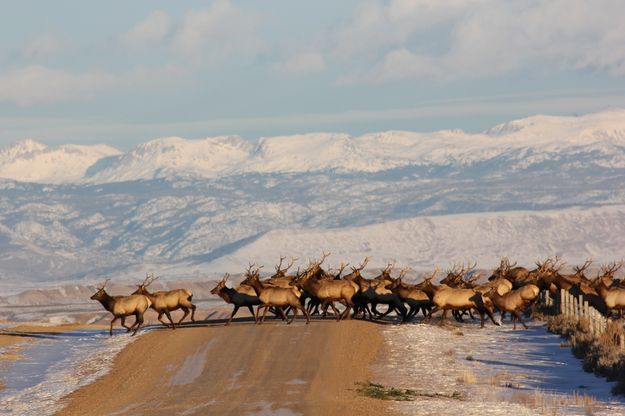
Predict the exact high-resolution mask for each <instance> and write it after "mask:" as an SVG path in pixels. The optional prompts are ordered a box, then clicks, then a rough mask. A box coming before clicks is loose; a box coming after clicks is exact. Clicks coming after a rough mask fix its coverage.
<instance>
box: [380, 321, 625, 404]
mask: <svg viewBox="0 0 625 416" xmlns="http://www.w3.org/2000/svg"><path fill="white" fill-rule="evenodd" d="M433 322H436V319H435V320H434V321H433ZM528 326H529V328H528V329H526V330H516V331H514V330H512V327H511V326H510V325H509V324H508V323H507V322H506V324H505V326H504V327H495V326H492V325H487V326H486V327H485V328H484V329H480V328H479V325H478V324H471V323H468V324H463V325H460V326H458V327H457V328H455V329H454V328H449V327H447V328H441V327H438V326H437V325H429V324H413V325H403V326H393V327H389V328H388V329H385V330H384V337H385V341H386V347H385V349H384V351H383V353H382V355H381V357H380V358H379V359H378V363H377V364H376V365H375V367H374V377H377V378H379V379H380V380H384V383H383V384H385V385H390V386H393V387H398V388H406V389H413V390H415V391H416V392H418V393H424V394H434V393H438V394H441V395H445V396H453V395H454V394H455V395H456V397H458V398H462V400H454V399H450V398H447V397H444V398H443V397H423V396H420V397H418V398H417V400H416V401H409V402H397V403H396V404H394V405H393V408H394V409H396V410H397V411H399V412H400V413H401V414H405V415H440V416H444V415H450V416H451V415H457V414H463V415H467V416H473V415H475V416H482V415H511V414H514V415H588V414H593V415H605V416H611V415H625V400H624V399H623V398H621V397H617V396H612V395H611V394H610V389H611V383H608V382H606V381H605V379H602V378H599V377H596V376H595V375H593V374H590V373H585V372H584V371H583V370H582V366H581V362H580V361H579V360H578V359H576V358H575V357H574V356H573V355H572V354H571V352H570V348H569V347H567V346H561V343H562V342H563V340H562V339H561V338H560V337H559V336H557V335H553V334H550V333H548V332H547V331H546V330H545V327H544V325H542V324H540V323H530V324H529V325H528Z"/></svg>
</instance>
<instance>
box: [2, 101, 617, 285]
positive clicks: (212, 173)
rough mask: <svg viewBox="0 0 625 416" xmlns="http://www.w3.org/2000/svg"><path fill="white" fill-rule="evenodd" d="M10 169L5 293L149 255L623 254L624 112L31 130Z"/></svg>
mask: <svg viewBox="0 0 625 416" xmlns="http://www.w3.org/2000/svg"><path fill="white" fill-rule="evenodd" d="M0 178H2V179H0V204H1V206H2V210H1V211H0V293H3V292H14V291H16V290H19V289H22V288H24V287H36V286H38V285H54V284H58V283H59V282H65V283H67V282H84V281H93V280H95V279H99V278H102V277H103V276H108V277H114V278H119V279H122V280H132V279H135V280H136V279H137V278H139V277H140V276H142V275H144V273H145V272H146V271H155V272H156V273H157V274H163V276H164V278H165V279H167V278H197V279H202V278H204V277H205V276H208V275H212V274H214V273H220V272H224V271H230V272H236V271H241V270H243V268H245V266H246V265H247V263H248V262H249V261H259V262H263V263H264V264H267V266H266V267H269V266H270V265H271V264H273V263H274V262H275V261H277V259H278V257H279V255H280V254H284V255H297V256H299V257H300V258H301V259H302V260H301V261H302V262H304V261H306V260H305V259H307V258H308V257H312V256H318V255H319V253H320V251H321V249H328V250H331V251H333V252H334V253H335V255H336V256H337V257H336V259H335V261H336V262H337V263H338V261H339V260H342V258H341V259H339V257H344V258H345V259H346V260H348V261H359V259H361V257H362V256H364V255H366V254H372V255H373V257H374V261H373V262H372V264H373V265H375V264H378V265H381V264H384V263H385V262H387V261H388V260H389V259H391V258H397V259H398V260H401V261H403V262H404V263H406V264H408V265H411V266H413V267H415V268H421V269H425V268H429V267H433V265H434V264H441V265H442V266H445V265H447V264H450V263H453V262H455V261H463V260H468V259H475V260H478V261H479V262H482V263H483V266H484V267H490V266H492V265H493V263H494V262H496V258H497V256H499V255H506V254H508V255H510V256H511V257H518V258H519V259H521V260H522V261H524V262H529V261H531V260H532V259H535V258H536V257H540V256H541V255H544V256H546V255H551V254H556V253H557V254H563V255H567V254H568V255H570V256H571V257H574V258H573V259H571V260H573V261H574V260H576V259H578V258H582V257H586V256H593V257H595V258H597V259H599V260H605V261H608V260H610V259H614V257H617V258H620V257H622V256H623V254H622V253H621V252H620V251H619V250H620V247H622V246H623V245H622V243H623V242H624V241H623V239H624V237H623V235H624V234H623V231H625V208H624V207H625V187H624V186H623V183H624V179H625V110H621V109H611V110H607V111H603V112H599V113H594V114H588V115H584V116H579V117H555V116H532V117H528V118H525V119H520V120H515V121H511V122H508V123H504V124H501V125H498V126H495V127H493V128H491V129H489V130H487V131H484V132H481V133H468V132H464V131H461V130H444V131H437V132H431V133H417V132H404V131H388V132H381V133H372V134H365V135H362V136H358V137H354V136H351V135H348V134H342V133H309V134H301V135H294V136H281V137H265V138H260V139H258V140H246V139H243V138H241V137H238V136H228V137H213V138H206V139H193V140H189V139H182V138H177V137H169V138H161V139H156V140H152V141H149V142H147V143H144V144H141V145H138V146H136V147H134V148H132V149H130V150H128V151H125V152H123V151H120V150H118V149H115V148H113V147H111V146H108V145H96V146H84V145H62V146H57V147H48V146H45V145H43V144H41V143H37V142H35V141H33V140H26V141H23V142H20V143H18V144H16V145H12V146H8V147H5V148H4V149H1V150H0ZM347 247H349V248H347ZM582 260H583V259H582Z"/></svg>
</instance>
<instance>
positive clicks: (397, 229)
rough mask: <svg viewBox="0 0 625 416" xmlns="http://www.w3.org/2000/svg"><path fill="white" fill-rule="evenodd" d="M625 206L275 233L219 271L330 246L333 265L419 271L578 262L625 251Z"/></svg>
mask: <svg viewBox="0 0 625 416" xmlns="http://www.w3.org/2000/svg"><path fill="white" fill-rule="evenodd" d="M623 247H625V206H616V207H605V208H594V209H577V208H572V209H566V210H556V211H540V212H530V211H511V212H492V213H491V212H489V213H481V214H460V215H444V216H435V217H418V218H411V219H407V220H398V221H390V222H385V223H381V224H374V225H369V226H364V227H345V228H339V229H302V228H295V229H286V230H275V231H271V232H269V233H267V234H265V235H263V236H262V237H261V238H259V239H258V240H256V241H254V242H252V243H251V244H248V245H246V246H244V247H242V248H240V249H239V250H237V251H235V252H233V253H231V254H229V255H226V256H224V257H222V258H219V259H218V260H216V261H214V262H212V263H211V264H210V265H209V268H210V269H211V270H212V271H215V272H226V271H228V272H231V271H233V270H235V271H236V270H244V269H245V268H246V267H247V265H248V262H250V261H252V262H258V263H259V264H264V265H266V266H265V268H269V270H270V271H271V269H272V265H273V264H275V263H276V259H277V257H278V255H279V254H282V255H288V256H297V257H299V258H300V259H302V263H303V264H306V261H307V259H309V258H317V257H319V255H320V253H321V252H322V250H325V251H330V252H331V253H332V256H331V257H329V258H328V264H329V265H331V266H333V267H336V265H338V263H340V261H342V260H346V261H349V262H351V264H358V263H359V262H361V261H362V259H363V258H364V257H365V256H372V260H371V262H370V263H369V264H370V266H371V268H375V267H376V266H385V265H386V264H387V263H388V262H390V261H392V260H394V259H395V260H397V261H398V264H402V265H409V266H411V267H413V268H414V269H416V270H424V269H432V268H434V267H435V266H436V265H438V266H440V267H443V268H445V267H449V266H451V265H452V263H454V262H462V261H465V262H466V261H477V262H478V263H479V265H480V267H484V268H491V267H493V266H495V265H496V264H498V262H499V259H500V257H501V256H510V257H511V258H513V259H514V260H515V261H517V260H518V261H519V264H524V265H528V266H532V265H533V264H534V261H536V260H538V259H543V258H545V257H546V256H553V255H559V256H563V257H564V258H565V259H566V260H568V261H570V262H572V263H573V264H575V262H579V261H580V260H583V259H586V258H593V259H594V260H595V262H596V263H601V262H609V261H614V260H620V259H622V258H623V256H625V251H624V250H623Z"/></svg>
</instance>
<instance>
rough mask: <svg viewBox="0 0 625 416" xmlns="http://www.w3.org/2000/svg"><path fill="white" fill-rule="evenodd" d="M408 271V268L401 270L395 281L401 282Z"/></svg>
mask: <svg viewBox="0 0 625 416" xmlns="http://www.w3.org/2000/svg"><path fill="white" fill-rule="evenodd" d="M409 271H410V267H408V266H406V267H404V268H403V269H401V270H400V271H399V276H398V277H397V279H396V280H401V279H403V278H404V276H406V273H408V272H409Z"/></svg>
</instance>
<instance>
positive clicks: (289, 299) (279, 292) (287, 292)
mask: <svg viewBox="0 0 625 416" xmlns="http://www.w3.org/2000/svg"><path fill="white" fill-rule="evenodd" d="M259 274H260V273H259V272H257V273H251V274H249V275H248V276H247V277H246V278H245V280H244V281H243V283H244V284H246V285H249V286H252V287H253V288H254V290H255V291H256V294H257V295H258V298H259V299H260V301H261V302H262V305H261V306H262V307H264V311H263V317H262V319H261V320H260V321H258V315H259V313H260V308H261V306H259V307H258V309H257V310H256V319H257V322H258V324H262V323H263V322H264V321H265V317H266V316H267V311H268V310H269V308H270V307H272V306H273V307H275V308H277V309H278V310H279V311H280V313H281V314H282V315H283V317H284V318H285V319H286V316H285V315H284V311H283V309H282V308H284V307H289V306H290V307H291V308H292V310H293V317H292V318H291V320H290V321H289V320H287V324H290V323H292V322H293V321H294V320H295V317H296V316H297V311H298V310H301V311H302V313H303V314H304V316H305V317H306V323H307V324H309V323H310V318H309V317H308V312H306V309H304V307H303V306H302V304H301V303H300V300H299V296H297V295H296V292H295V290H294V289H295V288H284V287H275V286H270V285H267V284H265V283H263V282H261V281H260V280H259V278H258V276H259Z"/></svg>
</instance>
